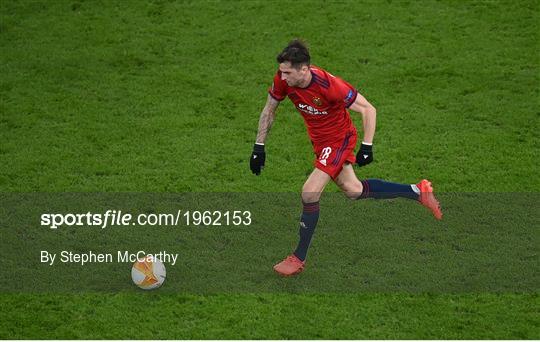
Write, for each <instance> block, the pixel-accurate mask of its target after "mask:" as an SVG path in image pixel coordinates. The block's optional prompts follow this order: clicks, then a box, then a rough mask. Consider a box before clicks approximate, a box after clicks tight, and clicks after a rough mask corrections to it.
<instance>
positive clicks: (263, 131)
mask: <svg viewBox="0 0 540 342" xmlns="http://www.w3.org/2000/svg"><path fill="white" fill-rule="evenodd" d="M278 106H279V101H277V100H276V99H274V98H273V97H272V96H270V95H268V99H267V100H266V105H265V106H264V108H263V110H262V112H261V117H260V118H259V131H258V132H257V138H256V139H255V143H257V144H264V142H265V141H266V136H267V135H268V133H269V132H270V129H271V128H272V124H273V123H274V119H275V117H276V109H277V107H278Z"/></svg>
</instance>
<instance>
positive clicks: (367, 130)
mask: <svg viewBox="0 0 540 342" xmlns="http://www.w3.org/2000/svg"><path fill="white" fill-rule="evenodd" d="M349 108H350V109H351V110H353V111H355V112H357V113H361V114H362V125H363V128H364V138H363V139H362V141H363V142H364V143H368V144H372V143H373V137H374V135H375V126H376V122H377V110H376V109H375V107H373V105H372V104H371V103H369V102H368V100H366V98H365V97H363V96H362V95H361V94H360V93H358V96H356V100H355V101H354V103H353V104H352V105H351V106H350V107H349Z"/></svg>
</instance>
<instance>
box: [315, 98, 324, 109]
mask: <svg viewBox="0 0 540 342" xmlns="http://www.w3.org/2000/svg"><path fill="white" fill-rule="evenodd" d="M313 103H314V104H315V105H316V106H319V107H320V106H322V100H321V98H320V97H314V98H313Z"/></svg>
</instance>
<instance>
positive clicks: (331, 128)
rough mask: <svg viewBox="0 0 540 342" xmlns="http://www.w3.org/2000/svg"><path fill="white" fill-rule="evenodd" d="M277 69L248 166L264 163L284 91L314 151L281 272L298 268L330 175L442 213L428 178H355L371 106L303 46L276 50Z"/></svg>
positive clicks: (371, 129)
mask: <svg viewBox="0 0 540 342" xmlns="http://www.w3.org/2000/svg"><path fill="white" fill-rule="evenodd" d="M277 62H278V63H279V69H278V71H277V73H276V75H275V76H274V82H273V84H272V86H271V87H270V89H269V91H268V93H269V94H268V99H267V101H266V105H265V106H264V109H263V111H262V113H261V116H260V119H259V130H258V133H257V138H256V141H255V145H254V147H253V153H252V155H251V158H250V168H251V171H252V172H253V173H254V174H256V175H259V174H260V173H261V170H262V169H263V167H264V165H265V160H266V155H265V151H264V143H265V141H266V136H267V134H268V132H269V131H270V128H271V127H272V123H273V121H274V118H275V113H276V109H277V107H278V105H279V103H280V101H282V100H283V99H285V97H288V98H289V99H290V100H291V101H292V102H293V103H294V105H295V107H296V109H297V110H298V111H299V112H300V114H301V115H302V117H303V118H304V122H305V124H306V127H307V131H308V134H309V137H310V139H311V142H312V144H313V151H314V152H315V156H316V158H315V160H314V163H313V164H314V170H313V172H312V173H311V175H310V176H309V177H308V179H307V180H306V182H305V183H304V187H303V188H302V205H303V212H302V216H301V219H300V231H299V235H300V240H299V242H298V246H297V248H296V250H295V251H294V252H293V253H292V254H291V255H289V256H288V257H286V258H285V259H284V260H283V261H281V262H280V263H278V264H277V265H275V266H274V270H275V271H276V272H277V273H279V274H280V275H283V276H292V275H295V274H298V273H300V272H302V271H303V269H304V265H305V260H306V255H307V250H308V248H309V244H310V242H311V238H312V236H313V233H314V231H315V227H316V226H317V221H318V219H319V199H320V197H321V194H322V192H323V190H324V188H325V186H326V184H328V182H330V180H333V181H334V182H335V183H336V184H337V185H338V186H339V188H340V189H341V190H342V191H343V192H344V193H345V195H346V196H347V197H348V198H350V199H366V198H375V199H387V198H396V197H402V198H408V199H411V200H415V201H418V202H419V203H420V204H422V205H423V206H425V207H427V208H428V209H429V210H431V212H432V213H433V215H434V216H435V218H437V219H439V220H440V219H442V212H441V209H440V207H439V202H438V201H437V199H436V198H435V196H434V194H433V188H432V186H431V183H430V182H429V181H428V180H426V179H424V180H421V181H420V182H419V183H417V184H398V183H391V182H387V181H383V180H380V179H366V180H359V179H358V178H357V177H356V174H355V173H354V170H353V166H352V165H353V164H354V163H356V164H358V166H360V167H361V166H365V165H367V164H369V163H371V162H372V161H373V149H372V145H373V136H374V134H375V121H376V110H375V107H373V106H372V105H371V104H370V103H369V102H368V101H367V100H366V99H365V98H364V97H363V96H362V95H361V94H360V93H358V91H357V90H356V89H355V88H354V87H353V86H352V85H350V84H349V83H347V82H345V81H344V80H342V79H340V78H339V77H336V76H334V75H332V74H330V73H329V72H327V71H325V70H323V69H321V68H319V67H316V66H313V65H311V64H310V55H309V50H308V47H307V46H306V45H305V43H304V42H302V41H301V40H298V39H296V40H293V41H292V42H290V43H289V45H287V47H285V49H284V50H283V51H282V52H281V53H280V54H279V55H278V56H277ZM347 109H351V110H353V111H355V112H358V113H361V115H362V123H363V130H364V137H363V139H362V143H361V145H360V150H359V151H358V153H357V154H356V156H355V154H354V148H355V147H356V140H357V133H356V128H355V126H354V124H353V123H352V121H351V118H350V115H349V112H348V110H347Z"/></svg>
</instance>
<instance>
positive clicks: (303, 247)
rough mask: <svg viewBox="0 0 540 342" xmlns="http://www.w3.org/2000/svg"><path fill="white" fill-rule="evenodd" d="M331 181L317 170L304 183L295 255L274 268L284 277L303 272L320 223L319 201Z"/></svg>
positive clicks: (326, 175)
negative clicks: (298, 237)
mask: <svg viewBox="0 0 540 342" xmlns="http://www.w3.org/2000/svg"><path fill="white" fill-rule="evenodd" d="M330 180H331V178H330V176H329V175H328V174H326V173H325V172H323V171H321V170H319V169H315V170H313V172H312V173H311V175H310V176H309V178H308V179H307V181H306V182H305V183H304V186H303V188H302V206H303V210H302V217H301V219H300V228H299V236H300V239H299V241H298V245H297V247H296V249H295V251H294V253H293V254H291V255H290V256H288V257H287V258H286V259H285V260H283V261H282V262H280V263H279V264H277V265H275V266H274V270H275V271H276V272H277V273H279V274H281V275H284V276H291V275H295V274H298V273H300V272H302V270H303V269H304V262H305V260H306V256H307V251H308V248H309V245H310V243H311V238H312V237H313V233H314V232H315V227H316V226H317V222H318V221H319V199H320V198H321V194H322V192H323V190H324V188H325V187H326V184H328V182H329V181H330Z"/></svg>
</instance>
